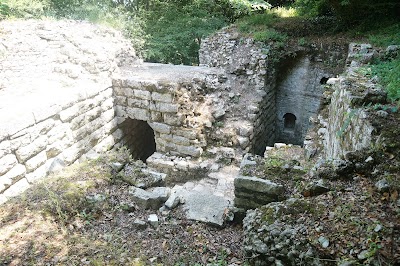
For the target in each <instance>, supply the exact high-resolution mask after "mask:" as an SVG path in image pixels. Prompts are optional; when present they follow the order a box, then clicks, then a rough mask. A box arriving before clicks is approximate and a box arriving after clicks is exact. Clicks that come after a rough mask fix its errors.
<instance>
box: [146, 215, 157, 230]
mask: <svg viewBox="0 0 400 266" xmlns="http://www.w3.org/2000/svg"><path fill="white" fill-rule="evenodd" d="M147 221H148V222H149V224H150V225H151V226H152V227H153V228H157V227H158V225H159V221H158V216H157V214H150V215H149V218H147Z"/></svg>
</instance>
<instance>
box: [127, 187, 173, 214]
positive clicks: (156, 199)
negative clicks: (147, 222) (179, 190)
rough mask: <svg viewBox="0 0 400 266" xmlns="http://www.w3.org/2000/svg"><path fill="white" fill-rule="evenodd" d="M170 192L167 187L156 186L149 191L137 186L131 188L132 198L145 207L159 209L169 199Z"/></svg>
mask: <svg viewBox="0 0 400 266" xmlns="http://www.w3.org/2000/svg"><path fill="white" fill-rule="evenodd" d="M169 193H170V189H169V188H166V187H155V188H152V189H151V190H148V191H146V190H144V189H141V188H137V187H130V188H129V194H131V196H132V199H133V200H134V201H135V202H136V204H137V205H139V207H142V208H144V209H153V210H157V209H159V208H160V207H161V206H162V205H163V204H164V202H165V201H167V199H168V197H169Z"/></svg>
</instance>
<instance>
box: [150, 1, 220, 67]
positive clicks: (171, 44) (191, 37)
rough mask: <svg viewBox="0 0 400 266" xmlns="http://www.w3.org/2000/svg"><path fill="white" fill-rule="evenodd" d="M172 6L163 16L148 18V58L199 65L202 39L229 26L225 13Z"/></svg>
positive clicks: (163, 61)
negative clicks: (213, 13)
mask: <svg viewBox="0 0 400 266" xmlns="http://www.w3.org/2000/svg"><path fill="white" fill-rule="evenodd" d="M190 9H191V7H186V8H184V9H180V10H179V9H177V8H175V7H171V8H170V9H169V10H167V11H166V12H164V13H163V14H162V15H161V14H159V15H157V16H154V14H152V15H153V16H152V17H151V18H149V19H148V20H147V27H146V29H145V30H146V33H147V34H148V35H149V39H148V43H147V44H146V47H145V48H146V50H145V58H146V60H148V61H150V62H160V63H173V64H185V65H193V64H198V50H199V47H200V41H201V38H203V37H204V36H207V35H208V34H210V33H212V32H214V31H215V30H217V29H220V28H221V27H223V26H225V25H226V22H225V20H224V18H223V17H222V16H210V15H209V13H208V12H207V11H206V10H199V9H197V10H194V9H192V10H190Z"/></svg>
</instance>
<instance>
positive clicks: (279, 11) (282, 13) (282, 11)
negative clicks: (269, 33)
mask: <svg viewBox="0 0 400 266" xmlns="http://www.w3.org/2000/svg"><path fill="white" fill-rule="evenodd" d="M268 12H270V13H272V14H275V15H276V16H278V17H280V18H292V17H298V16H299V13H298V11H297V9H296V8H293V7H275V8H272V9H271V10H269V11H268Z"/></svg>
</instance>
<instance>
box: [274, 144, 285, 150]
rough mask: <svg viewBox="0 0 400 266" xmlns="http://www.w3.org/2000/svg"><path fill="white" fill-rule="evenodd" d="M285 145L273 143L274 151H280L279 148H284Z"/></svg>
mask: <svg viewBox="0 0 400 266" xmlns="http://www.w3.org/2000/svg"><path fill="white" fill-rule="evenodd" d="M286 146H287V145H286V144H285V143H275V144H274V148H275V149H281V148H285V147H286Z"/></svg>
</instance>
